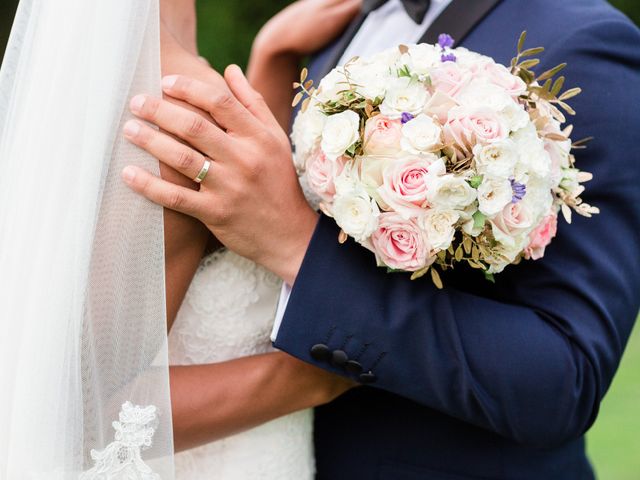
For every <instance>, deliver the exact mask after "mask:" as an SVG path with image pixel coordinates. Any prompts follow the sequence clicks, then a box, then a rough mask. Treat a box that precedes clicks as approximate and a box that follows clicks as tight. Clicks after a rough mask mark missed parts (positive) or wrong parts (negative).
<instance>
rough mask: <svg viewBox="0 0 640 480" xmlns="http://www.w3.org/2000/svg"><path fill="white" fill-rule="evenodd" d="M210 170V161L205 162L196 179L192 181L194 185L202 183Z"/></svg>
mask: <svg viewBox="0 0 640 480" xmlns="http://www.w3.org/2000/svg"><path fill="white" fill-rule="evenodd" d="M210 168H211V161H209V160H205V161H204V165H203V166H202V170H200V173H199V174H198V176H197V177H196V178H194V179H193V181H194V182H196V183H202V182H204V179H205V178H207V174H208V173H209V169H210Z"/></svg>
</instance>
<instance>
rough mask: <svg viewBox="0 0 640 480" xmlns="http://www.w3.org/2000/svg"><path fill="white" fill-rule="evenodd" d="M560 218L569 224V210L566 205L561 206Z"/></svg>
mask: <svg viewBox="0 0 640 480" xmlns="http://www.w3.org/2000/svg"><path fill="white" fill-rule="evenodd" d="M562 216H563V217H564V219H565V220H566V221H567V223H569V224H570V223H571V209H570V208H569V206H568V205H566V204H562Z"/></svg>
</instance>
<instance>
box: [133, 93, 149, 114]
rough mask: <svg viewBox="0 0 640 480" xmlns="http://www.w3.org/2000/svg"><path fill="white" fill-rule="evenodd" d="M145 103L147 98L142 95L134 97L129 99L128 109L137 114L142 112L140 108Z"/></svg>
mask: <svg viewBox="0 0 640 480" xmlns="http://www.w3.org/2000/svg"><path fill="white" fill-rule="evenodd" d="M146 101H147V97H146V96H144V95H136V96H135V97H133V98H132V99H131V104H130V105H129V107H130V108H131V111H132V112H133V113H139V112H141V111H142V107H144V103H145V102H146Z"/></svg>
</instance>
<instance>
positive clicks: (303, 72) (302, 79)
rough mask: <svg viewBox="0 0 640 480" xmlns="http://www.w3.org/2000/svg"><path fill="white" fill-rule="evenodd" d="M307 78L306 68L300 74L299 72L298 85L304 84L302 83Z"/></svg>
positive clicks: (307, 71)
mask: <svg viewBox="0 0 640 480" xmlns="http://www.w3.org/2000/svg"><path fill="white" fill-rule="evenodd" d="M308 76H309V70H307V69H306V68H303V69H302V72H300V83H304V81H305V80H306V79H307V77H308Z"/></svg>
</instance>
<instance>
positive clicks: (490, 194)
mask: <svg viewBox="0 0 640 480" xmlns="http://www.w3.org/2000/svg"><path fill="white" fill-rule="evenodd" d="M512 199H513V189H512V188H511V182H510V181H509V180H508V179H506V178H495V177H485V178H484V180H483V182H482V184H480V186H479V187H478V202H479V204H480V207H479V210H480V212H481V213H482V214H484V215H486V216H487V217H493V216H494V215H497V214H498V213H500V212H501V211H502V209H503V208H504V207H505V206H506V205H507V204H508V203H509V202H511V200H512Z"/></svg>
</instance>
